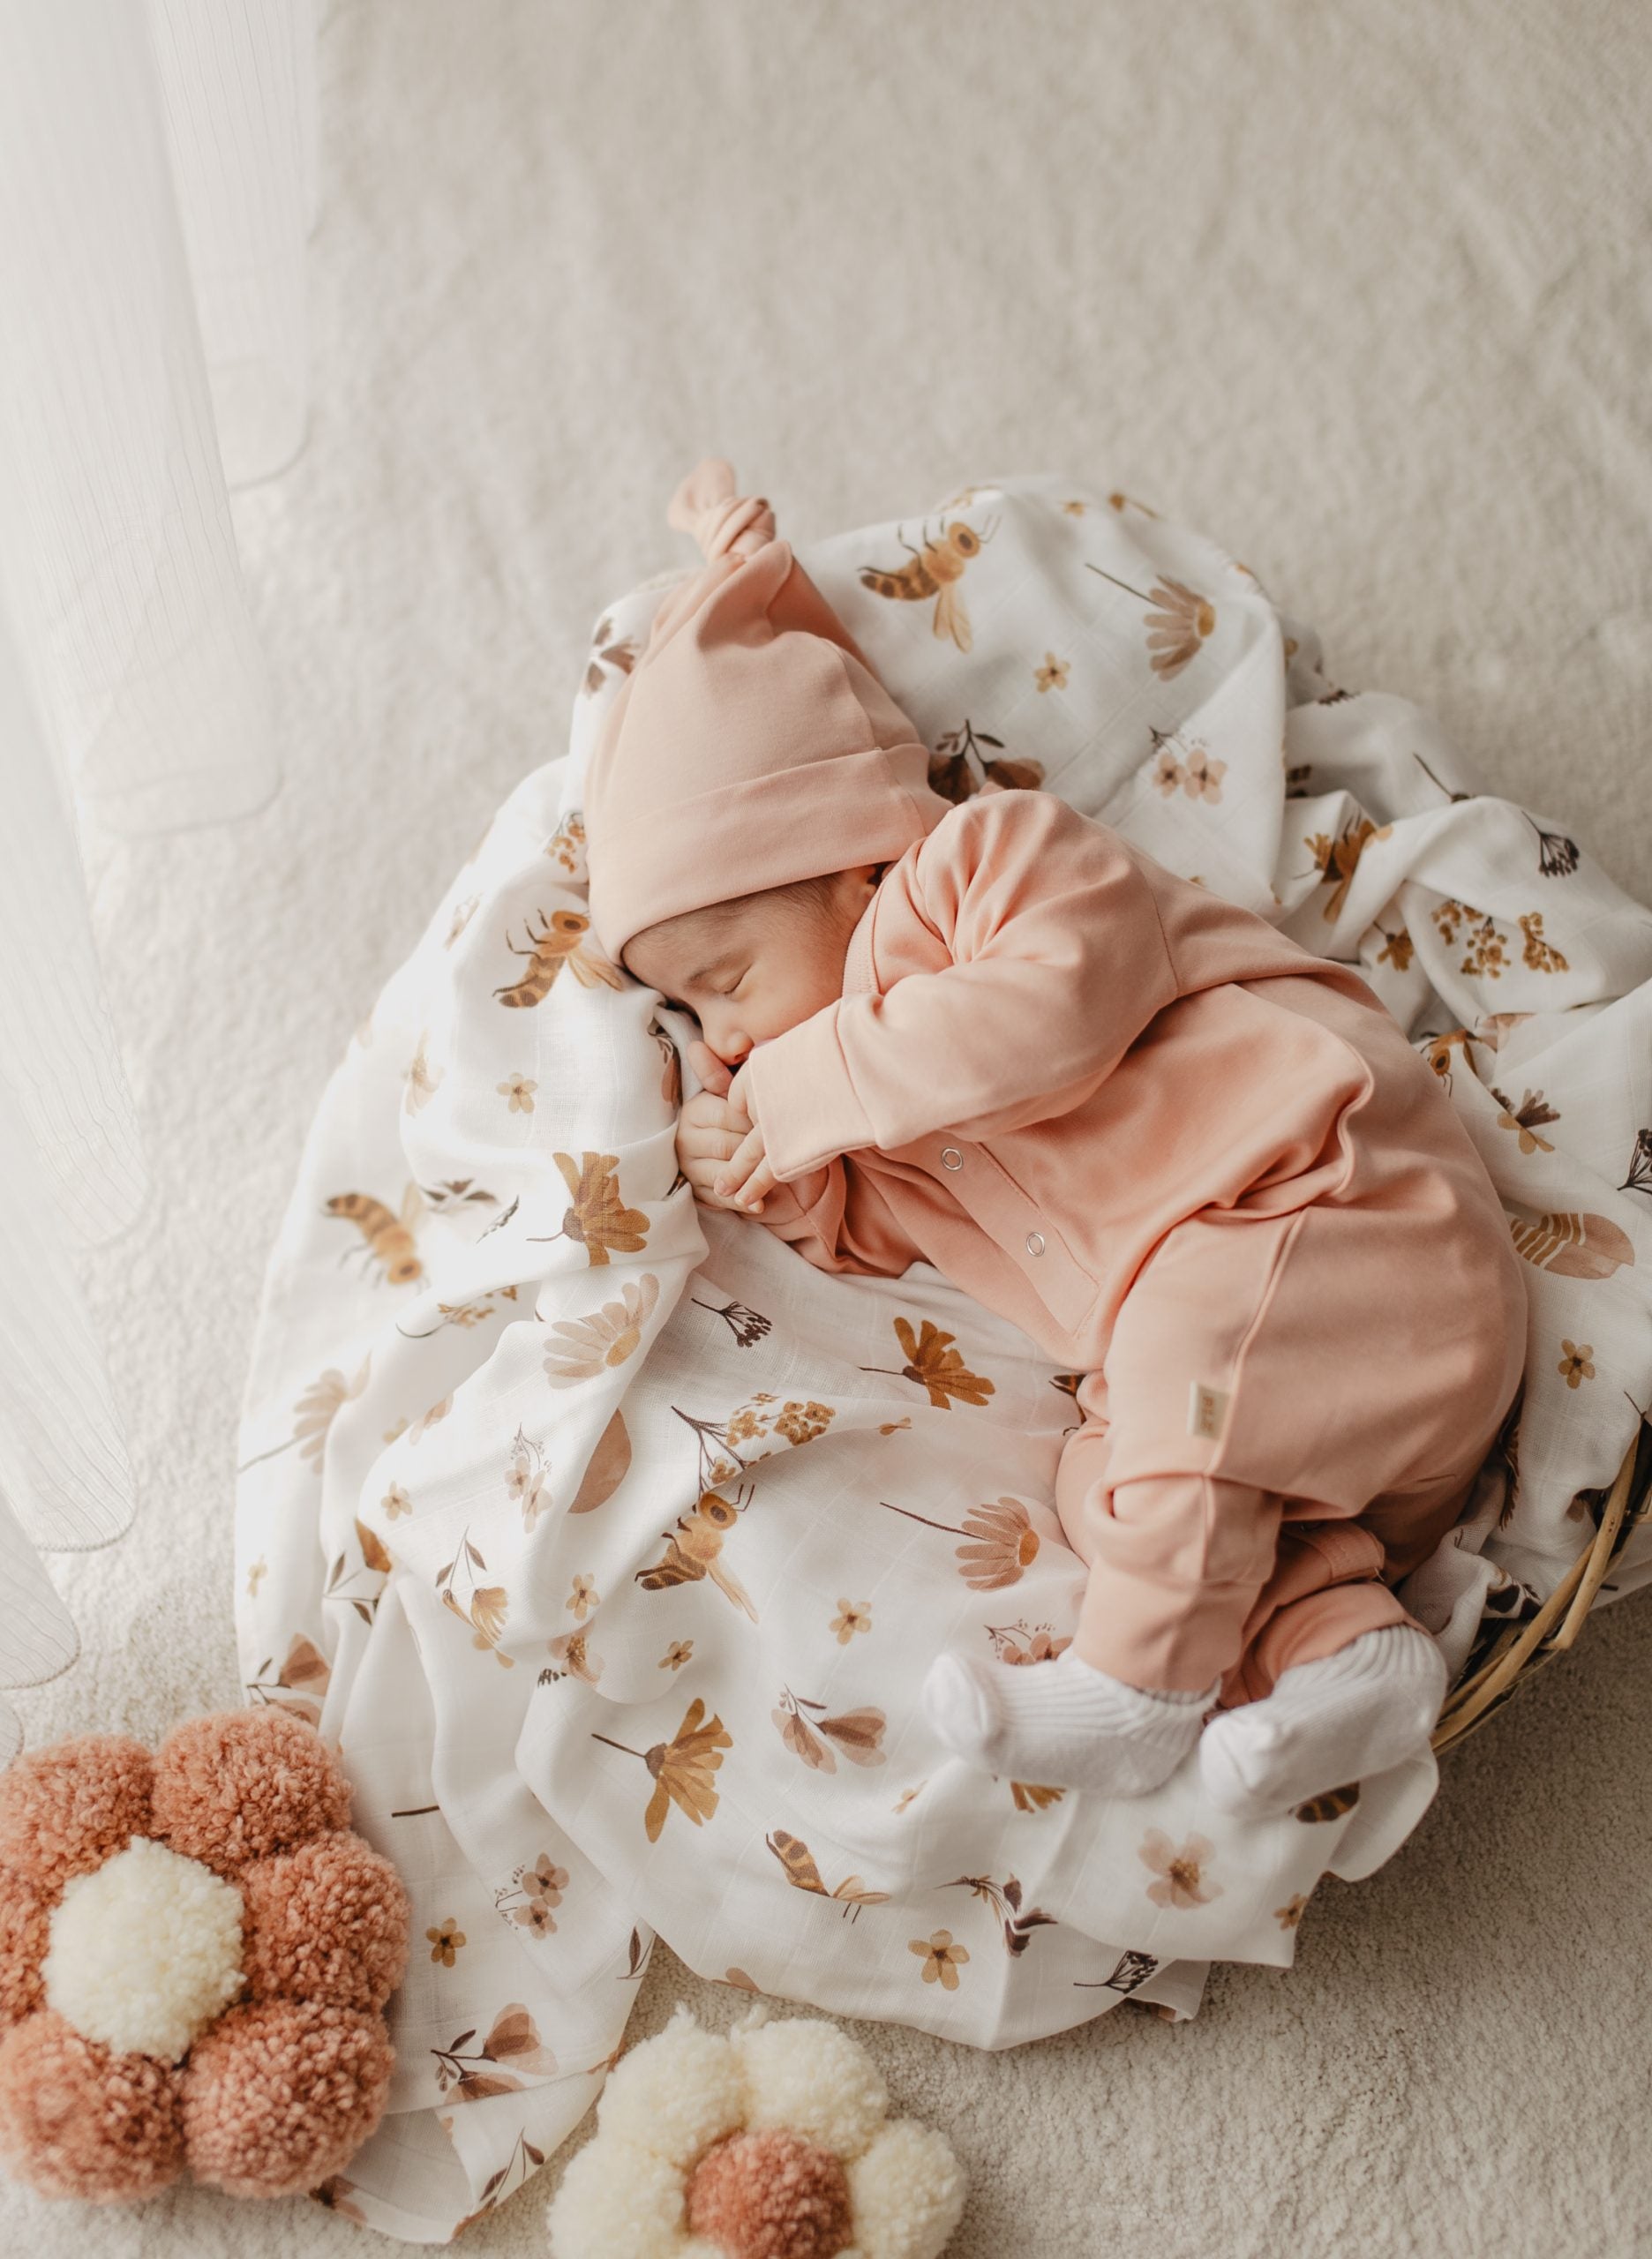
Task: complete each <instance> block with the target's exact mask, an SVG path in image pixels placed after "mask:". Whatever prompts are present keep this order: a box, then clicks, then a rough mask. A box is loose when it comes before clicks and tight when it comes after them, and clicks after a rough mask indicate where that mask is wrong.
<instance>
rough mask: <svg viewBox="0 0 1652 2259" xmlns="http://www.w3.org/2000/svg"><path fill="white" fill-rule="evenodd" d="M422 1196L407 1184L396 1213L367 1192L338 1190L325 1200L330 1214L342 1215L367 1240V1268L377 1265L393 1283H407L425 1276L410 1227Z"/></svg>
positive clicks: (419, 1212) (422, 1206) (416, 1214)
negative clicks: (399, 1211) (400, 1205)
mask: <svg viewBox="0 0 1652 2259" xmlns="http://www.w3.org/2000/svg"><path fill="white" fill-rule="evenodd" d="M423 1212H424V1194H423V1193H422V1192H421V1191H420V1190H419V1189H418V1187H417V1184H409V1187H408V1189H407V1192H406V1194H405V1196H404V1197H403V1198H402V1213H401V1214H400V1215H399V1216H397V1215H394V1214H392V1212H391V1211H390V1210H389V1209H388V1208H387V1207H386V1206H385V1204H384V1202H383V1201H382V1200H375V1199H374V1198H373V1197H372V1194H371V1193H369V1192H341V1193H339V1194H337V1195H336V1197H334V1198H333V1199H331V1200H329V1201H328V1202H327V1214H328V1215H329V1216H342V1217H343V1218H344V1219H345V1220H346V1222H348V1223H352V1224H354V1225H355V1226H356V1227H357V1230H358V1231H359V1232H360V1234H361V1235H362V1238H363V1240H364V1242H366V1247H365V1252H366V1256H367V1262H368V1266H369V1268H370V1269H371V1268H373V1267H375V1266H376V1267H377V1268H378V1270H379V1272H380V1273H381V1275H382V1276H383V1277H384V1278H385V1279H386V1280H387V1281H388V1282H389V1284H390V1285H391V1286H393V1287H410V1286H412V1285H413V1284H414V1283H415V1282H416V1281H417V1280H420V1279H422V1278H423V1277H424V1265H423V1264H422V1263H421V1262H420V1261H419V1255H418V1248H417V1244H416V1242H415V1241H414V1237H413V1227H414V1225H415V1224H416V1223H417V1221H418V1219H419V1217H420V1215H421V1214H422V1213H423Z"/></svg>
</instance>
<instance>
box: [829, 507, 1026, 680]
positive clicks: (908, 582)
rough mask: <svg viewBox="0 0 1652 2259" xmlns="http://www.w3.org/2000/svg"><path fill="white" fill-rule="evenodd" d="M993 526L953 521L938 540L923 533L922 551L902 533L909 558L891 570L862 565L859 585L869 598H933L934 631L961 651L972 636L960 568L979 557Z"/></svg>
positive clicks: (908, 600) (909, 601) (912, 600)
mask: <svg viewBox="0 0 1652 2259" xmlns="http://www.w3.org/2000/svg"><path fill="white" fill-rule="evenodd" d="M993 530H994V529H993V527H991V526H989V527H988V528H987V531H986V532H985V533H977V532H976V530H975V529H974V527H973V526H967V525H965V523H964V522H963V520H962V519H954V521H953V522H952V523H951V524H950V526H946V527H944V528H943V529H942V534H941V537H940V539H939V540H937V541H931V540H930V539H929V537H928V534H927V532H925V533H924V544H923V547H922V548H921V549H913V547H912V544H911V542H909V541H908V540H907V539H906V538H905V536H904V535H903V536H901V537H900V545H901V547H902V548H903V549H904V550H905V551H907V552H908V553H909V558H910V562H908V563H907V564H905V565H897V567H895V569H894V571H893V572H888V571H885V570H884V568H883V567H881V566H877V565H863V566H862V567H860V584H861V586H862V587H863V588H867V589H871V591H872V593H873V595H874V596H879V597H893V598H895V599H896V600H897V601H900V602H905V603H907V604H922V603H923V602H924V601H925V600H926V599H927V597H934V598H935V634H937V635H939V636H942V637H945V636H948V635H950V637H951V638H952V641H953V642H955V643H956V644H957V647H958V649H959V650H960V651H967V650H968V649H969V648H970V644H971V642H972V640H973V639H972V635H971V633H970V623H969V614H968V612H966V611H965V609H964V599H963V597H962V596H961V595H960V594H959V593H958V586H957V584H958V582H959V581H960V580H961V579H962V577H963V574H964V567H965V566H966V565H967V564H968V563H969V561H970V559H972V557H979V556H980V553H981V545H982V544H983V543H984V542H985V541H987V540H988V539H990V537H991V535H992V533H993Z"/></svg>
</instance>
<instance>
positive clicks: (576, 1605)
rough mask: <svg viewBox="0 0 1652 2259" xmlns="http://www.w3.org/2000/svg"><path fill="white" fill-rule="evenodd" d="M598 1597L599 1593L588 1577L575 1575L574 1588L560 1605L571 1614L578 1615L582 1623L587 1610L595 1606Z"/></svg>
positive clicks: (599, 1596)
mask: <svg viewBox="0 0 1652 2259" xmlns="http://www.w3.org/2000/svg"><path fill="white" fill-rule="evenodd" d="M600 1598H601V1595H600V1594H599V1593H598V1592H597V1587H596V1585H595V1584H594V1583H593V1581H592V1580H591V1579H590V1578H589V1577H586V1576H576V1577H575V1578H574V1589H573V1591H572V1592H571V1593H569V1595H568V1596H567V1599H566V1600H565V1601H564V1602H563V1603H562V1605H563V1606H564V1608H566V1609H567V1610H568V1612H569V1613H570V1614H571V1615H574V1616H576V1617H579V1619H580V1621H581V1622H582V1623H583V1622H584V1620H585V1615H586V1611H587V1610H589V1609H592V1608H595V1607H596V1605H597V1602H598V1600H599V1599H600Z"/></svg>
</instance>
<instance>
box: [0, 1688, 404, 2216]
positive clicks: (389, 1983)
mask: <svg viewBox="0 0 1652 2259" xmlns="http://www.w3.org/2000/svg"><path fill="white" fill-rule="evenodd" d="M349 1806H350V1788H349V1780H348V1778H347V1776H346V1775H345V1773H344V1770H343V1767H342V1766H341V1764H340V1763H339V1761H338V1759H337V1757H336V1756H335V1755H334V1752H333V1751H332V1750H331V1749H329V1748H328V1746H327V1744H326V1743H325V1742H324V1741H323V1740H322V1739H321V1737H320V1736H319V1734H318V1733H317V1732H316V1731H315V1730H314V1728H313V1727H312V1726H310V1725H308V1724H306V1723H305V1722H304V1721H303V1720H302V1719H299V1718H297V1717H294V1716H293V1715H290V1714H289V1713H287V1712H285V1711H282V1710H279V1709H276V1708H274V1707H266V1708H262V1709H248V1710H243V1711H238V1712H230V1713H228V1714H225V1715H215V1716H211V1717H205V1718H195V1719H191V1721H190V1722H188V1723H187V1724H185V1725H182V1726H179V1727H178V1728H176V1730H174V1731H173V1732H172V1733H170V1734H169V1736H168V1737H167V1738H166V1739H165V1741H163V1742H162V1744H161V1747H160V1749H159V1751H158V1752H156V1753H155V1755H154V1757H153V1758H152V1757H151V1756H150V1754H149V1752H148V1751H147V1750H146V1749H145V1748H143V1747H142V1745H140V1744H139V1743H138V1742H135V1741H130V1740H127V1739H126V1738H125V1737H122V1736H118V1735H110V1734H88V1735H86V1736H84V1737H81V1738H80V1739H79V1740H75V1741H65V1742H59V1743H57V1744H56V1745H54V1746H52V1747H51V1748H49V1749H43V1750H39V1751H34V1752H29V1753H27V1754H26V1755H24V1756H22V1757H19V1758H18V1759H17V1760H15V1761H14V1762H13V1763H12V1764H11V1766H10V1767H8V1768H7V1769H6V1771H5V1772H4V1774H0V2150H4V2152H5V2153H6V2155H7V2158H8V2159H9V2161H10V2163H11V2167H12V2169H13V2171H14V2172H15V2173H17V2174H18V2176H19V2178H20V2179H22V2180H27V2181H28V2182H29V2183H30V2184H31V2185H32V2186H33V2187H34V2188H36V2189H38V2190H39V2191H40V2192H41V2194H42V2195H53V2196H77V2197H80V2198H82V2199H87V2200H90V2201H92V2202H94V2203H126V2202H131V2201H133V2200H135V2199H137V2198H140V2197H144V2196H149V2195H154V2193H155V2191H156V2190H157V2189H160V2188H165V2187H166V2185H167V2184H168V2182H169V2181H171V2180H175V2179H176V2177H177V2176H178V2174H179V2173H184V2172H185V2171H188V2172H190V2173H193V2174H194V2176H195V2178H196V2179H197V2180H204V2181H208V2182H210V2183H212V2184H213V2185H214V2187H217V2188H222V2189H224V2190H226V2191H227V2192H228V2193H229V2195H237V2196H279V2195H293V2194H296V2193H297V2192H299V2191H301V2190H304V2189H308V2188H314V2187H315V2186H316V2185H317V2183H318V2182H319V2181H321V2180H325V2179H326V2178H327V2176H328V2175H329V2174H331V2173H336V2172H338V2170H339V2169H340V2168H341V2167H342V2165H345V2164H347V2163H348V2162H349V2158H351V2157H352V2156H353V2155H354V2154H355V2152H356V2150H357V2149H359V2148H360V2146H361V2144H362V2143H363V2142H364V2141H365V2140H366V2138H367V2136H368V2135H370V2134H371V2133H372V2130H373V2128H375V2127H376V2126H377V2125H378V2123H379V2119H380V2117H381V2116H382V2115H383V2112H384V2106H385V2102H386V2098H387V2095H388V2093H389V2088H390V2075H391V2070H392V2068H393V2060H394V2059H393V2056H392V2052H391V2047H390V2039H389V2035H388V2033H387V2030H386V2029H385V2023H384V2018H383V2015H382V2013H381V2011H382V2010H383V2008H384V2006H385V2003H386V2001H387V2000H388V1999H389V1997H390V1994H391V1993H393V1992H394V1989H395V1987H396V1986H397V1985H399V1984H400V1983H401V1981H402V1975H403V1973H404V1972H405V1970H406V1967H407V1951H408V1911H409V1910H408V1900H407V1893H406V1891H405V1890H404V1889H403V1888H402V1881H401V1879H400V1877H399V1876H398V1875H397V1873H396V1872H395V1869H394V1867H393V1866H392V1865H391V1864H390V1862H389V1861H388V1860H387V1859H385V1858H382V1857H380V1856H379V1853H378V1852H376V1851H375V1850H372V1848H371V1846H370V1845H368V1844H367V1843H364V1842H363V1841H362V1839H361V1838H360V1836H358V1835H352V1834H351V1833H350V1832H349V1828H348V1827H347V1826H346V1822H347V1821H348V1820H349Z"/></svg>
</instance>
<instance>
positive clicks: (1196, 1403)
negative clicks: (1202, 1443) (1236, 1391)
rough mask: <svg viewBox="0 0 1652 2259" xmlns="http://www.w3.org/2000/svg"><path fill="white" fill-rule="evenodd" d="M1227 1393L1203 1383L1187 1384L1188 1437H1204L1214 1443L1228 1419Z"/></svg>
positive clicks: (1192, 1382)
mask: <svg viewBox="0 0 1652 2259" xmlns="http://www.w3.org/2000/svg"><path fill="white" fill-rule="evenodd" d="M1227 1417H1228V1391H1227V1390H1226V1389H1225V1388H1212V1387H1211V1386H1210V1385H1208V1383H1206V1382H1205V1381H1199V1380H1196V1381H1190V1383H1189V1384H1188V1412H1187V1431H1188V1433H1189V1435H1190V1436H1205V1437H1208V1438H1209V1440H1210V1441H1211V1442H1214V1441H1215V1439H1216V1438H1217V1437H1218V1436H1220V1433H1221V1431H1222V1424H1223V1422H1225V1421H1226V1419H1227Z"/></svg>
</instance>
